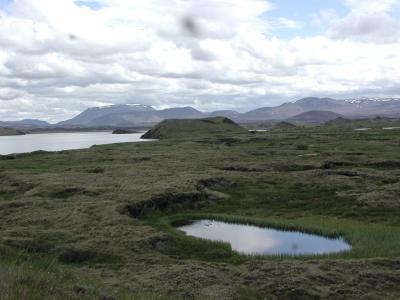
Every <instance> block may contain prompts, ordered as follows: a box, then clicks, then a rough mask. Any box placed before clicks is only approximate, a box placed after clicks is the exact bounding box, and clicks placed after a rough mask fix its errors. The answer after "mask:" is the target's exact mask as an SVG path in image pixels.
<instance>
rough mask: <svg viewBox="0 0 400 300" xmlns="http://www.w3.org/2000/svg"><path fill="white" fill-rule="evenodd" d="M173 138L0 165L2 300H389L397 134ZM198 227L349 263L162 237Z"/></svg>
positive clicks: (399, 174) (396, 273)
mask: <svg viewBox="0 0 400 300" xmlns="http://www.w3.org/2000/svg"><path fill="white" fill-rule="evenodd" d="M221 122H223V120H221ZM173 124H174V126H176V125H177V124H178V123H177V122H174V123H173ZM179 124H181V123H179ZM223 124H224V123H223ZM186 125H187V124H186ZM231 125H232V124H227V126H231ZM222 126H225V125H222ZM232 126H234V125H232ZM369 127H371V128H372V126H369ZM173 128H174V130H172V131H169V130H168V131H167V133H169V132H173V134H172V135H171V137H174V139H168V138H166V139H161V140H159V141H154V142H148V143H130V144H118V145H103V146H95V147H92V148H91V149H86V150H73V151H62V152H57V153H48V152H38V153H33V154H30V155H27V154H24V155H16V156H12V157H3V158H5V159H0V230H1V231H0V232H1V235H0V247H1V249H8V250H7V251H8V253H9V254H7V255H5V254H4V253H5V252H4V251H3V250H2V251H3V252H1V253H2V255H1V259H0V279H1V280H0V288H1V289H0V298H1V299H18V298H26V299H54V298H55V299H59V298H67V299H74V298H79V299H86V298H87V299H114V298H115V299H167V298H168V297H169V298H171V299H320V298H322V299H398V298H399V297H400V279H399V278H400V268H399V266H400V215H399V213H398V212H399V209H400V201H399V199H400V179H399V178H400V168H399V166H400V151H399V150H400V149H399V148H400V143H399V134H400V131H399V130H382V129H381V128H372V129H371V130H369V131H363V132H359V131H355V130H354V129H353V128H347V127H340V126H321V127H300V126H296V127H288V126H285V127H284V128H276V129H274V130H272V131H268V132H258V133H249V132H247V131H246V130H242V129H238V132H236V133H235V132H233V131H232V132H230V134H229V135H228V136H223V135H222V134H221V132H220V131H218V132H217V133H216V134H213V135H212V136H210V131H208V129H206V130H205V131H203V127H201V126H200V128H199V129H198V131H197V130H196V131H195V132H194V133H193V131H190V130H188V131H185V132H184V133H183V134H182V135H178V134H177V132H178V131H176V130H178V129H179V128H186V127H185V126H183V125H182V126H181V125H179V126H177V127H173ZM235 128H237V127H236V126H235ZM239 128H240V127H239ZM153 132H154V131H153ZM161 133H162V135H160V136H159V137H166V136H168V137H170V136H169V135H164V134H165V131H162V132H161ZM204 133H206V134H204ZM196 218H213V219H219V220H227V221H230V222H240V223H241V222H244V223H251V224H255V225H261V226H272V227H277V228H284V229H291V230H292V229H296V230H302V231H306V232H312V233H318V234H322V235H326V236H337V235H340V236H343V237H344V238H345V239H346V240H347V241H348V242H350V243H351V245H352V250H351V251H349V252H346V253H341V254H335V255H329V256H315V257H313V256H308V257H288V256H286V257H278V256H274V257H260V256H257V257H248V256H243V255H239V254H237V253H235V252H233V251H232V250H231V248H230V246H229V245H228V244H226V243H216V242H206V241H202V240H199V239H195V238H192V237H188V236H185V235H184V234H183V233H182V232H180V231H178V230H176V229H175V227H174V225H176V224H178V223H179V222H182V221H185V220H188V219H196ZM177 222H178V223H177ZM16 257H18V259H16ZM20 257H22V258H20ZM43 260H44V261H45V262H43ZM32 270H33V271H32ZM49 270H50V271H49ZM34 275H36V276H34ZM84 278H89V281H86V280H85V279H84ZM18 291H26V293H28V292H27V291H29V296H26V295H27V294H18ZM25 296H26V297H25ZM85 297H86V298H85ZM107 297H108V298H107ZM110 297H111V298H110Z"/></svg>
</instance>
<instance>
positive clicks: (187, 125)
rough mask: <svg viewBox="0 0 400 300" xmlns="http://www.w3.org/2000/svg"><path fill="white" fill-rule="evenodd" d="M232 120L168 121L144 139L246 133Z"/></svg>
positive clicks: (219, 118)
mask: <svg viewBox="0 0 400 300" xmlns="http://www.w3.org/2000/svg"><path fill="white" fill-rule="evenodd" d="M246 132H247V130H246V129H244V128H242V127H240V126H239V125H238V124H236V123H235V122H233V121H232V120H230V119H228V118H224V117H215V118H207V119H180V120H179V119H170V120H165V121H162V122H161V123H159V124H158V125H156V126H155V127H154V128H152V129H150V130H149V131H148V132H146V133H145V134H144V135H143V136H142V138H144V139H168V138H188V137H190V138H195V137H200V136H215V135H222V134H237V133H246Z"/></svg>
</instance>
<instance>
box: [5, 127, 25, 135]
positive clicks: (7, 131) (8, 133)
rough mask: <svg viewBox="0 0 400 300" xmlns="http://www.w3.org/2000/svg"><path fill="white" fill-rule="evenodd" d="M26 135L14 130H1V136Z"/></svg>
mask: <svg viewBox="0 0 400 300" xmlns="http://www.w3.org/2000/svg"><path fill="white" fill-rule="evenodd" d="M24 134H25V133H24V132H22V131H20V130H17V129H14V128H0V136H2V135H3V136H4V135H24Z"/></svg>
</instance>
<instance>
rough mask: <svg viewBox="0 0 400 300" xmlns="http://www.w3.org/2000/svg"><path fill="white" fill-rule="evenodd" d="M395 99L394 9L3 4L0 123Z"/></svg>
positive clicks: (399, 73) (311, 1)
mask: <svg viewBox="0 0 400 300" xmlns="http://www.w3.org/2000/svg"><path fill="white" fill-rule="evenodd" d="M399 95H400V0H324V1H321V0H303V1H297V0H280V1H278V0H269V1H265V0H202V1H199V0H91V1H89V0H79V1H77V0H56V1H55V0H0V120H2V121H7V120H19V119H25V118H39V119H43V120H47V121H50V122H57V121H60V120H65V119H68V118H70V117H72V116H74V115H76V114H78V113H79V112H81V111H82V110H84V109H86V108H88V107H93V106H104V105H111V104H145V105H151V106H153V107H155V108H159V109H161V108H168V107H180V106H192V107H195V108H197V109H199V110H202V111H213V110H222V109H224V110H225V109H233V110H238V111H241V112H244V111H249V110H251V109H255V108H258V107H262V106H276V105H279V104H281V103H283V102H288V101H294V100H297V99H300V98H302V97H308V96H320V97H333V98H338V99H345V98H354V97H370V96H371V97H372V96H373V97H377V96H385V97H389V96H399Z"/></svg>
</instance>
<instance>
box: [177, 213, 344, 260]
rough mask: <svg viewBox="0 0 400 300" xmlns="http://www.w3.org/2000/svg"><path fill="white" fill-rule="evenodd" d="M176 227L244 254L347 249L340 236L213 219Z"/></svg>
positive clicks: (291, 253) (285, 253) (339, 250)
mask: <svg viewBox="0 0 400 300" xmlns="http://www.w3.org/2000/svg"><path fill="white" fill-rule="evenodd" d="M177 229H178V230H181V231H183V232H185V233H186V234H187V235H189V236H193V237H197V238H201V239H206V240H211V241H223V242H227V243H229V244H230V245H231V247H232V250H234V251H237V252H239V253H241V254H247V255H295V256H297V255H323V254H332V253H339V252H343V251H348V250H350V249H351V246H350V245H349V244H348V243H347V242H346V241H345V240H344V239H343V238H326V237H322V236H318V235H314V234H307V233H302V232H295V231H284V230H277V229H272V228H263V227H258V226H253V225H245V224H232V223H226V222H220V221H215V220H196V221H190V222H189V223H188V224H186V225H184V226H180V227H178V228H177Z"/></svg>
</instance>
